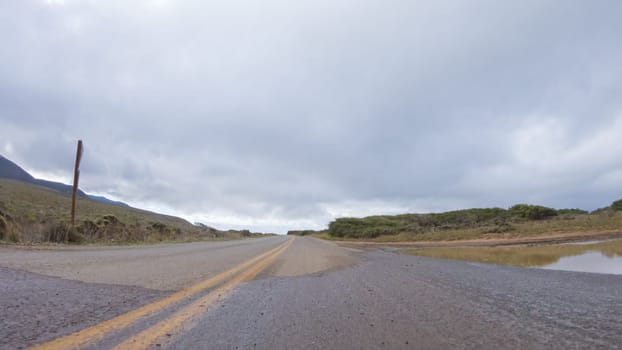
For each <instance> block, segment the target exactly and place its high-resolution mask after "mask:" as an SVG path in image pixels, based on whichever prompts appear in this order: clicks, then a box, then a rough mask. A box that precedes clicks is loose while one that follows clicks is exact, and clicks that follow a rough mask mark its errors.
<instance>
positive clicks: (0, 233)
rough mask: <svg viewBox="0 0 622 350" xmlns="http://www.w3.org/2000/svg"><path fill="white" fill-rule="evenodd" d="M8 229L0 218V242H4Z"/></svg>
mask: <svg viewBox="0 0 622 350" xmlns="http://www.w3.org/2000/svg"><path fill="white" fill-rule="evenodd" d="M8 228H9V225H8V224H7V222H6V219H4V217H3V216H0V240H4V237H5V236H6V235H7V231H8Z"/></svg>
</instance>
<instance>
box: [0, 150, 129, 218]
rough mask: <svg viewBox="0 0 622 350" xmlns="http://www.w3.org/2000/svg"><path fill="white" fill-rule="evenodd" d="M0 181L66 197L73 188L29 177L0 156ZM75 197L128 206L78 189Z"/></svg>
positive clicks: (24, 171) (17, 166)
mask: <svg viewBox="0 0 622 350" xmlns="http://www.w3.org/2000/svg"><path fill="white" fill-rule="evenodd" d="M0 179H9V180H17V181H21V182H26V183H29V184H33V185H37V186H41V187H45V188H48V189H51V190H54V191H57V192H60V193H61V194H63V195H66V196H71V192H72V191H73V186H71V185H66V184H63V183H60V182H54V181H48V180H42V179H36V178H35V177H34V176H32V175H30V174H29V173H28V172H27V171H26V170H24V169H22V168H21V167H20V166H19V165H17V164H15V163H14V162H12V161H11V160H9V159H7V158H5V157H4V156H2V155H0ZM77 195H78V197H81V198H90V199H92V200H94V201H98V202H102V203H108V204H116V205H122V206H128V205H127V204H125V203H123V202H118V201H113V200H110V199H108V198H106V197H102V196H92V195H88V194H86V193H85V192H83V191H82V190H80V189H78V193H77Z"/></svg>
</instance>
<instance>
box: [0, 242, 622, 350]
mask: <svg viewBox="0 0 622 350" xmlns="http://www.w3.org/2000/svg"><path fill="white" fill-rule="evenodd" d="M0 312H1V316H2V317H1V318H0V348H3V349H17V348H25V347H29V346H33V345H37V346H38V348H40V349H50V348H51V349H54V348H58V349H68V348H86V349H113V348H115V349H140V348H154V349H160V348H170V349H618V348H622V276H616V275H605V274H590V273H574V272H562V271H551V270H540V269H526V268H518V267H502V266H495V265H485V264H474V263H467V262H460V261H447V260H437V259H431V258H424V257H415V256H408V255H403V254H399V253H397V252H395V251H391V250H387V249H382V248H375V249H371V250H365V251H363V250H353V249H348V248H342V247H339V246H337V245H335V244H333V243H330V242H324V241H319V240H317V239H313V238H302V237H298V238H296V239H291V238H286V237H274V238H267V239H253V240H246V241H237V242H219V243H192V244H171V245H159V246H140V247H124V248H71V249H43V250H24V249H14V248H0Z"/></svg>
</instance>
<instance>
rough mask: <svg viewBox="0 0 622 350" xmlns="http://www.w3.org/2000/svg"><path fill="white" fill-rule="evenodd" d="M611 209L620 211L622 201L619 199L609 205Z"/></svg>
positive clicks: (621, 209)
mask: <svg viewBox="0 0 622 350" xmlns="http://www.w3.org/2000/svg"><path fill="white" fill-rule="evenodd" d="M611 209H613V210H615V211H622V199H619V200H617V201H615V202H613V203H611Z"/></svg>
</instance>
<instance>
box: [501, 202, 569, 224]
mask: <svg viewBox="0 0 622 350" xmlns="http://www.w3.org/2000/svg"><path fill="white" fill-rule="evenodd" d="M509 211H510V213H512V214H513V215H516V216H518V217H521V218H524V219H529V220H542V219H546V218H550V217H554V216H557V210H555V209H553V208H547V207H543V206H541V205H529V204H516V205H514V206H512V207H511V208H510V209H509Z"/></svg>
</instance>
